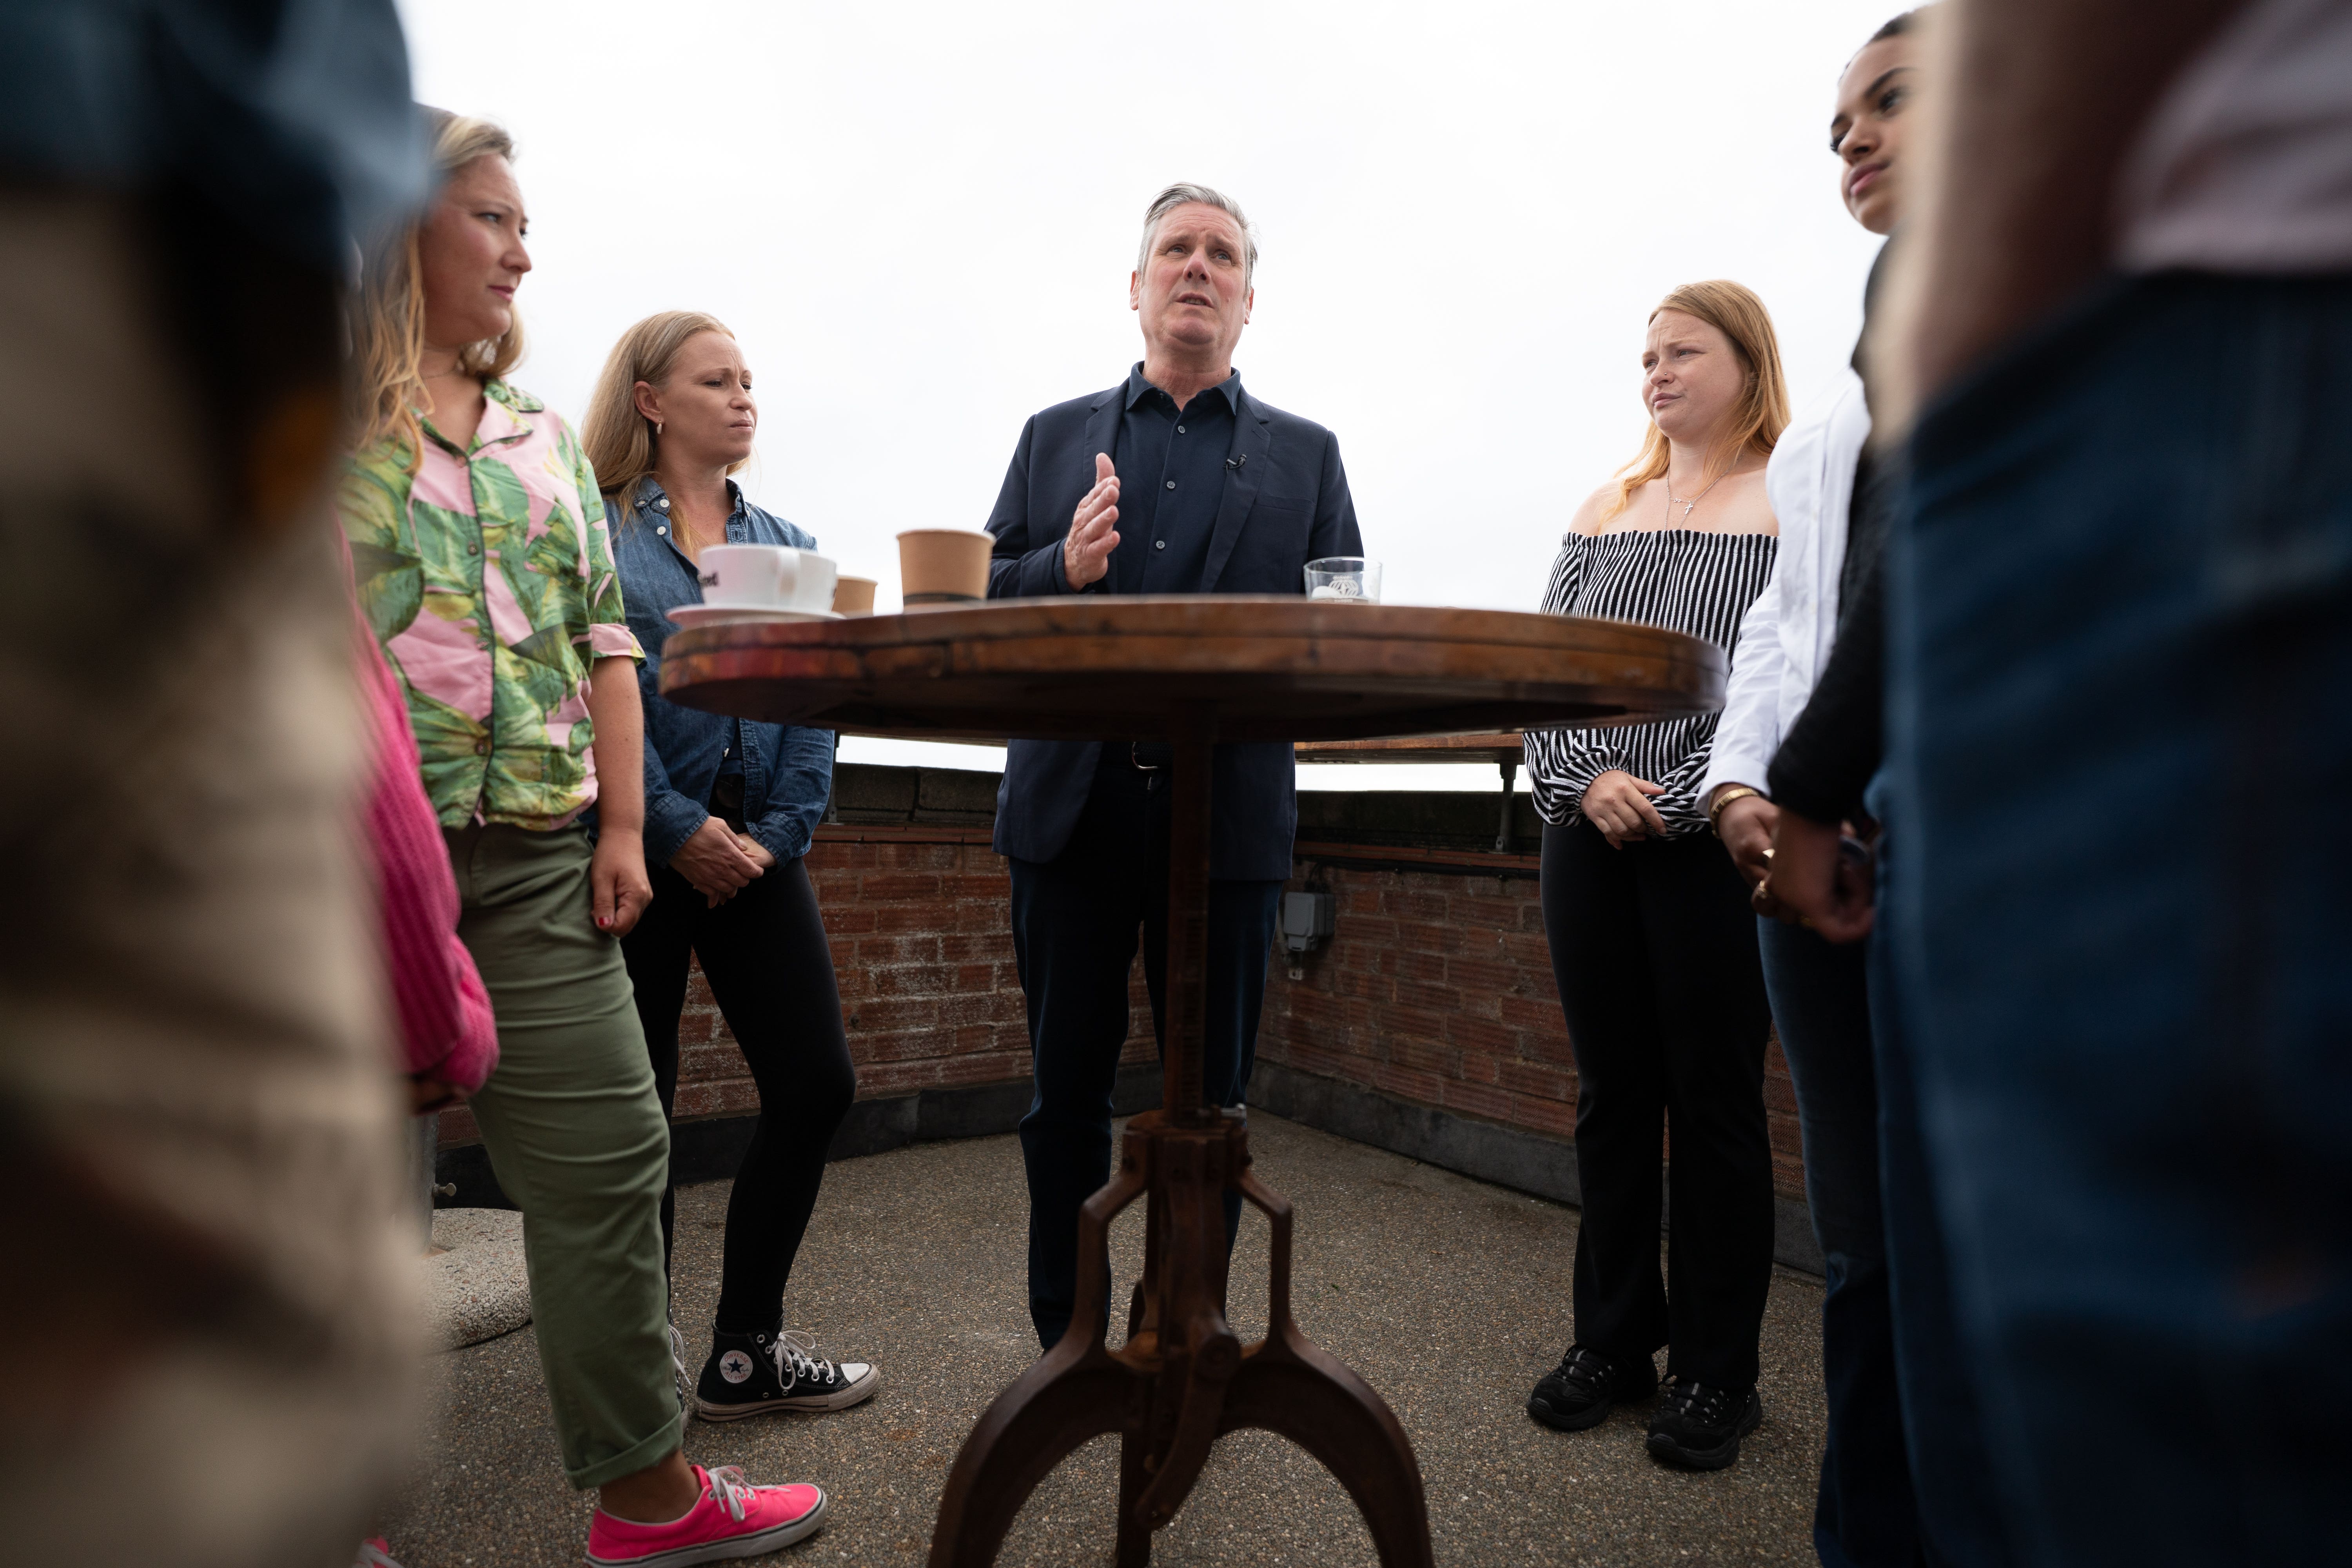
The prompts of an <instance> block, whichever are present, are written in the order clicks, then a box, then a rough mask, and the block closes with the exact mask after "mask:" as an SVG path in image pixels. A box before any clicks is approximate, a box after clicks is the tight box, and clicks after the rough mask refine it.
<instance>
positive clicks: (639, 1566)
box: [588, 1465, 824, 1568]
mask: <svg viewBox="0 0 2352 1568" xmlns="http://www.w3.org/2000/svg"><path fill="white" fill-rule="evenodd" d="M694 1479H696V1480H697V1481H698V1482H700V1483H701V1486H702V1495H701V1496H700V1497H698V1498H697V1499H696V1500H695V1501H694V1506H693V1507H692V1508H690V1509H688V1510H687V1512H686V1517H685V1518H684V1519H676V1520H672V1521H670V1522H669V1523H667V1524H636V1523H633V1522H631V1521H628V1520H625V1519H614V1517H613V1516H612V1515H611V1514H609V1513H606V1512H605V1511H604V1510H603V1509H601V1508H600V1509H598V1510H596V1517H595V1519H594V1521H593V1522H592V1523H591V1524H590V1525H589V1526H588V1561H589V1562H591V1563H594V1564H596V1568H686V1564H688V1563H718V1562H722V1561H724V1560H725V1559H727V1558H730V1557H757V1556H758V1555H760V1553H761V1552H773V1551H774V1550H775V1549H776V1548H777V1547H779V1546H790V1545H791V1544H792V1543H793V1542H795V1541H798V1540H800V1539H801V1538H802V1537H803V1536H806V1535H814V1534H815V1533H816V1528H817V1526H818V1525H820V1524H822V1523H824V1489H823V1488H821V1487H812V1486H789V1487H755V1486H753V1485H751V1483H750V1482H749V1481H746V1480H745V1479H743V1472H742V1471H741V1470H739V1469H737V1468H735V1467H734V1466H732V1465H721V1466H719V1468H717V1469H715V1470H706V1469H704V1468H702V1467H701V1466H700V1465H697V1466H695V1467H694Z"/></svg>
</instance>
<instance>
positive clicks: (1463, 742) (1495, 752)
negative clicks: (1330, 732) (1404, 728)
mask: <svg viewBox="0 0 2352 1568" xmlns="http://www.w3.org/2000/svg"><path fill="white" fill-rule="evenodd" d="M1297 754H1298V760H1299V761H1300V762H1302V763H1500V762H1506V761H1511V762H1516V761H1517V759H1518V757H1519V756H1520V754H1521V752H1520V735H1519V732H1518V731H1517V730H1505V731H1499V732H1497V733H1495V734H1477V735H1420V736H1415V737H1413V738H1412V739H1409V740H1380V741H1307V742H1302V743H1301V744H1300V745H1299V747H1298V748H1297Z"/></svg>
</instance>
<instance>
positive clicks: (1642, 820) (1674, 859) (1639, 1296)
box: [1527, 279, 1789, 1470]
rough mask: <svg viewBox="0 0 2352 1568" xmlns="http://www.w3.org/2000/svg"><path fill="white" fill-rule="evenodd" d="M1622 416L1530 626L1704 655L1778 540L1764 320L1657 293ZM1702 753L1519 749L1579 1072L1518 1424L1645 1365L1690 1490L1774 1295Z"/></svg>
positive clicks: (1754, 1021)
mask: <svg viewBox="0 0 2352 1568" xmlns="http://www.w3.org/2000/svg"><path fill="white" fill-rule="evenodd" d="M1641 396H1642V403H1643V407H1644V408H1645V409H1647V410H1648V412H1649V415H1650V428H1649V432H1648V434H1647V435H1646V437H1644V439H1643V447H1642V450H1641V452H1640V453H1639V454H1638V455H1636V456H1635V458H1633V461H1632V462H1630V463H1628V464H1627V465H1626V466H1625V467H1624V468H1623V469H1622V470H1620V472H1619V473H1618V475H1617V476H1616V478H1614V479H1611V480H1610V481H1609V482H1608V483H1607V484H1604V485H1602V486H1601V488H1600V489H1597V490H1595V491H1594V492H1593V493H1592V494H1591V496H1589V497H1587V498H1586V500H1585V501H1584V503H1583V505H1581V506H1580V507H1579V508H1577V510H1576V513H1575V515H1574V517H1572V518H1571V519H1570V521H1569V527H1568V532H1567V534H1566V535H1565V537H1563V538H1562V539H1561V541H1560V551H1559V560H1558V561H1557V562H1556V563H1554V565H1553V567H1552V574H1551V582H1550V584H1549V586H1548V587H1547V588H1546V589H1545V590H1544V597H1543V608H1544V612H1545V613H1546V614H1548V615H1555V616H1600V617H1603V618H1610V619H1619V620H1632V621H1642V622H1645V623H1648V624H1650V625H1653V626H1665V627H1667V628H1669V629H1670V630H1674V631H1678V632H1685V633H1687V634H1689V635H1690V636H1692V637H1704V638H1705V639H1706V640H1707V641H1708V642H1711V643H1713V644H1715V645H1716V646H1717V647H1720V648H1725V649H1729V648H1730V647H1731V645H1732V643H1733V640H1734V637H1735V636H1736V634H1737V633H1738V628H1739V622H1740V617H1741V616H1744V615H1745V614H1747V612H1748V606H1749V605H1751V604H1752V603H1754V602H1755V599H1756V596H1757V595H1758V594H1759V593H1760V592H1762V590H1763V587H1764V584H1765V582H1766V580H1767V579H1768V578H1769V575H1770V574H1771V571H1772V563H1773V561H1774V559H1775V555H1776V552H1777V551H1778V548H1779V539H1778V537H1777V536H1778V533H1779V526H1778V524H1777V523H1776V522H1775V521H1774V520H1773V517H1772V508H1771V505H1770V502H1769V498H1768V497H1767V495H1766V492H1765V483H1764V475H1765V464H1766V461H1767V459H1769V458H1770V456H1771V454H1772V449H1773V447H1774V445H1775V444H1776V443H1777V442H1778V441H1779V439H1780V431H1781V429H1782V427H1783V426H1786V425H1787V424H1788V423H1789V412H1788V408H1789V395H1788V389H1787V384H1786V383H1785V382H1784V381H1783V379H1782V376H1781V371H1780V344H1779V342H1778V340H1777V339H1776V337H1775V335H1774V333H1773V331H1772V318H1771V316H1770V314H1769V312H1768V311H1767V310H1765V308H1764V302H1763V301H1762V300H1759V299H1758V298H1757V297H1756V296H1755V294H1754V293H1753V292H1751V291H1750V290H1748V289H1745V288H1742V287H1741V286H1740V285H1739V284H1737V283H1731V282H1726V281H1722V280H1719V279H1718V280H1717V281H1713V282H1706V283H1691V284H1685V285H1684V286H1683V287H1681V288H1679V289H1675V290H1674V291H1673V292H1672V293H1670V294H1668V295H1667V296H1666V297H1665V299H1664V300H1662V301H1661V302H1660V303H1659V305H1658V308H1657V309H1656V310H1653V311H1652V312H1651V313H1650V320H1649V323H1648V327H1647V330H1646V331H1645V334H1644V338H1643V346H1642V379H1641ZM1715 740H1716V716H1715V715H1714V714H1711V713H1710V714H1700V715H1696V716H1695V717H1692V718H1687V719H1673V720H1667V721H1662V722H1655V723H1646V724H1629V725H1623V726H1620V727H1617V728H1613V729H1599V730H1591V729H1574V730H1551V731H1537V732H1535V733H1531V734H1529V735H1528V738H1527V763H1528V782H1529V784H1531V785H1532V787H1533V789H1534V792H1535V801H1536V810H1537V812H1538V815H1540V816H1542V817H1543V821H1544V830H1543V867H1542V878H1543V880H1542V900H1543V919H1544V938H1545V940H1546V942H1549V945H1550V948H1551V962H1552V973H1553V976H1554V978H1555V979H1556V980H1557V982H1558V983H1559V996H1560V1005H1561V1006H1562V1008H1563V1009H1564V1010H1565V1011H1566V1014H1567V1017H1568V1033H1569V1038H1570V1041H1571V1042H1572V1044H1573V1046H1574V1047H1575V1052H1576V1079H1577V1100H1576V1173H1577V1185H1578V1190H1579V1193H1580V1202H1581V1204H1582V1205H1583V1217H1582V1219H1581V1220H1580V1223H1579V1225H1578V1226H1577V1234H1576V1264H1575V1273H1574V1281H1573V1286H1572V1291H1573V1299H1574V1314H1575V1331H1574V1334H1575V1337H1574V1339H1573V1340H1572V1342H1570V1345H1569V1348H1568V1351H1567V1352H1566V1353H1565V1354H1564V1355H1562V1356H1561V1358H1560V1362H1559V1366H1558V1367H1557V1368H1555V1369H1554V1370H1553V1371H1552V1372H1550V1373H1547V1374H1546V1375H1545V1376H1544V1377H1543V1379H1542V1380H1541V1381H1540V1382H1538V1384H1536V1386H1535V1390H1534V1392H1533V1393H1531V1394H1528V1415H1532V1416H1533V1417H1535V1419H1537V1420H1538V1421H1540V1422H1542V1423H1543V1424H1544V1425H1545V1426H1551V1427H1555V1428H1557V1429H1559V1430H1560V1431H1563V1432H1575V1431H1581V1430H1583V1429H1584V1428H1586V1427H1589V1426H1598V1425H1599V1424H1600V1423H1601V1421H1602V1420H1604V1419H1606V1418H1607V1416H1608V1415H1609V1412H1610V1410H1611V1408H1612V1406H1614V1405H1620V1404H1630V1403H1633V1402H1637V1401H1640V1400H1643V1399H1646V1398H1648V1397H1649V1396H1650V1395H1651V1394H1653V1393H1654V1392H1655V1391H1656V1389H1657V1386H1658V1373H1657V1365H1656V1363H1655V1361H1654V1359H1653V1358H1654V1355H1655V1353H1656V1352H1657V1351H1658V1349H1659V1347H1660V1346H1662V1345H1663V1346H1664V1347H1665V1348H1666V1378H1667V1381H1668V1382H1669V1384H1671V1385H1672V1386H1671V1387H1670V1389H1669V1390H1668V1392H1667V1394H1666V1397H1665V1399H1664V1401H1663V1402H1662V1403H1661V1404H1660V1405H1659V1406H1658V1408H1657V1409H1656V1411H1655V1412H1654V1414H1653V1415H1652V1416H1651V1418H1650V1423H1649V1435H1648V1437H1647V1440H1646V1441H1647V1446H1648V1448H1649V1452H1650V1454H1651V1455H1652V1457H1653V1458H1657V1459H1660V1460H1662V1461H1664V1462H1666V1463H1670V1464H1674V1465H1679V1466H1682V1467H1685V1468H1691V1469H1706V1470H1713V1469H1721V1468H1725V1467H1726V1466H1728V1465H1731V1464H1733V1463H1735V1462H1736V1461H1737V1460H1738V1458H1739V1443H1740V1439H1741V1438H1742V1437H1744V1436H1747V1435H1748V1433H1749V1432H1752V1431H1754V1430H1755V1429H1756V1426H1757V1425H1758V1424H1759V1422H1761V1421H1762V1420H1763V1412H1764V1406H1763V1402H1762V1400H1761V1398H1760V1397H1759V1395H1758V1394H1757V1391H1756V1378H1757V1372H1758V1344H1759V1338H1760V1336H1761V1334H1762V1331H1763V1323H1764V1298H1765V1293H1766V1291H1767V1289H1769V1286H1770V1284H1771V1279H1772V1149H1771V1140H1770V1135H1769V1131H1768V1129H1767V1125H1766V1122H1765V1117H1764V1050H1765V1045H1766V1042H1767V1039H1768V1037H1769V1035H1770V1033H1771V1028H1772V1016H1771V1009H1770V1005H1769V1003H1768V1002H1767V1001H1766V1000H1765V995H1764V977H1763V973H1762V971H1761V969H1760V968H1759V961H1758V958H1757V951H1756V921H1755V919H1754V916H1753V915H1752V913H1751V912H1750V910H1749V908H1748V887H1747V884H1746V883H1744V882H1743V881H1741V879H1740V878H1739V875H1738V872H1737V871H1735V870H1734V869H1733V868H1732V867H1731V865H1730V864H1729V863H1728V862H1727V861H1726V860H1725V859H1724V858H1723V854H1722V852H1721V851H1720V849H1718V848H1717V846H1716V845H1715V844H1714V843H1713V842H1712V841H1711V840H1710V839H1709V838H1708V837H1707V835H1706V831H1705V830H1706V825H1707V818H1706V806H1705V805H1704V803H1703V799H1702V796H1701V794H1700V783H1701V781H1702V780H1703V779H1704V778H1705V777H1706V771H1707V759H1708V756H1709V754H1710V752H1712V750H1713V746H1714V742H1715ZM1669 1136H1671V1137H1672V1139H1673V1141H1674V1159H1673V1161H1672V1163H1671V1164H1670V1165H1669V1166H1668V1167H1667V1173H1666V1177H1665V1180H1664V1182H1662V1181H1661V1180H1660V1176H1659V1163H1660V1161H1661V1160H1662V1159H1663V1158H1664V1153H1665V1140H1666V1138H1667V1137H1669ZM1669 1194H1670V1195H1671V1202H1672V1208H1673V1215H1674V1226H1673V1228H1672V1230H1671V1232H1670V1234H1669V1236H1668V1238H1667V1265H1666V1269H1665V1271H1664V1273H1663V1274H1662V1273H1661V1271H1660V1269H1659V1266H1658V1230H1659V1226H1660V1223H1661V1221H1662V1219H1663V1218H1664V1204H1665V1202H1666V1200H1667V1198H1668V1196H1669Z"/></svg>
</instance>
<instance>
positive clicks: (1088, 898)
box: [1010, 748, 1282, 1350]
mask: <svg viewBox="0 0 2352 1568" xmlns="http://www.w3.org/2000/svg"><path fill="white" fill-rule="evenodd" d="M1107 750H1108V748H1107ZM1166 777H1167V775H1166V774H1165V773H1156V774H1154V773H1138V772H1137V771H1136V770H1134V769H1133V768H1129V767H1127V766H1124V765H1123V764H1120V763H1110V764H1108V765H1106V766H1105V767H1104V768H1103V769H1101V771H1099V772H1098V773H1097V774H1096V775H1095V783H1094V789H1093V793H1092V794H1091V795H1088V796H1087V808H1086V811H1085V813H1084V814H1083V815H1082V816H1080V817H1079V819H1078V826H1077V828H1076V832H1075V833H1073V834H1072V836H1071V838H1070V842H1069V845H1068V847H1066V848H1065V849H1064V850H1063V851H1062V853H1061V854H1060V855H1058V856H1056V857H1055V858H1053V859H1052V860H1050V861H1046V862H1043V863H1040V862H1037V861H1032V860H1021V859H1014V860H1013V861H1011V862H1010V866H1011V870H1012V875H1013V957H1014V960H1015V962H1016V963H1017V965H1018V968H1019V971H1020V974H1021V990H1022V994H1023V995H1024V998H1025V999H1026V1001H1027V1003H1028V1008H1029V1048H1030V1057H1031V1062H1032V1064H1033V1067H1034V1070H1035V1073H1036V1089H1035V1093H1034V1097H1033V1098H1032V1100H1031V1101H1030V1105H1029V1114H1028V1115H1026V1116H1024V1117H1023V1118H1022V1119H1021V1158H1022V1163H1023V1164H1024V1166H1025V1167H1026V1170H1027V1173H1028V1177H1029V1318H1030V1321H1031V1322H1033V1323H1034V1325H1035V1326H1036V1330H1037V1338H1038V1341H1039V1342H1040V1343H1042V1344H1043V1345H1044V1346H1045V1348H1046V1349H1048V1350H1051V1349H1052V1348H1053V1347H1054V1345H1055V1343H1056V1342H1058V1341H1059V1340H1060V1339H1061V1337H1062V1335H1063V1333H1064V1332H1065V1331H1066V1330H1067V1329H1068V1328H1069V1326H1070V1314H1071V1312H1072V1310H1073V1309H1074V1308H1075V1307H1076V1300H1077V1280H1078V1265H1077V1245H1078V1210H1079V1208H1080V1207H1081V1206H1083V1205H1085V1203H1086V1201H1087V1199H1088V1198H1090V1197H1092V1196H1093V1195H1094V1194H1095V1193H1096V1192H1097V1191H1098V1190H1099V1189H1100V1188H1101V1187H1102V1185H1103V1184H1104V1183H1106V1182H1108V1181H1109V1180H1110V1123H1111V1089H1112V1087H1113V1084H1114V1081H1115V1080H1116V1079H1117V1077H1118V1058H1119V1052H1120V1051H1121V1049H1123V1048H1124V1047H1125V1046H1126V1044H1127V1025H1128V1000H1127V996H1128V992H1127V977H1128V973H1129V970H1131V969H1132V968H1133V967H1134V964H1135V947H1136V938H1137V933H1138V932H1139V931H1140V932H1141V935H1142V941H1143V978H1144V984H1145V985H1146V986H1147V987H1148V988H1149V990H1150V994H1151V1026H1152V1031H1153V1033H1154V1035H1155V1036H1157V1037H1159V1038H1160V1041H1161V1043H1162V1044H1163V1046H1164V1044H1165V1041H1166V1037H1167V1033H1166V1019H1167V1002H1166V997H1167V982H1168V825H1169V795H1170V792H1169V790H1168V789H1167V787H1166V785H1165V784H1164V783H1162V782H1160V781H1164V780H1165V779H1166ZM1281 894H1282V884H1281V883H1280V882H1278V881H1275V882H1257V881H1248V882H1241V881H1213V882H1211V883H1210V884H1209V936H1208V942H1209V951H1208V954H1207V958H1208V963H1207V965H1206V968H1207V980H1208V991H1209V996H1208V1008H1207V1013H1206V1016H1204V1017H1203V1019H1202V1042H1201V1045H1202V1049H1201V1063H1202V1071H1201V1086H1202V1094H1201V1099H1202V1103H1203V1104H1207V1105H1239V1104H1241V1103H1242V1097H1243V1094H1244V1091H1245V1090H1246V1089H1248V1087H1249V1077H1250V1068H1251V1067H1252V1066H1253V1065H1254V1064H1255V1060H1256V1058H1257V1026H1258V1013H1259V1009H1260V1008H1261V1006H1262V1005H1264V1003H1265V967H1266V954H1267V950H1268V949H1269V948H1270V947H1271V946H1272V945H1273V942H1274V915H1275V907H1276V903H1277V902H1278V900H1280V898H1281ZM1240 1219H1241V1200H1240V1197H1239V1195H1238V1194H1231V1193H1228V1194H1226V1202H1225V1243H1226V1245H1227V1246H1228V1247H1230V1246H1231V1245H1232V1244H1233V1237H1234V1229H1235V1227H1236V1226H1237V1225H1238V1224H1239V1222H1240Z"/></svg>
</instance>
